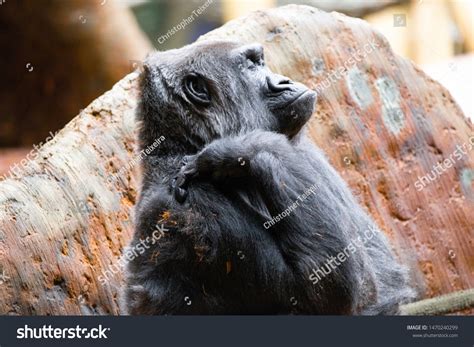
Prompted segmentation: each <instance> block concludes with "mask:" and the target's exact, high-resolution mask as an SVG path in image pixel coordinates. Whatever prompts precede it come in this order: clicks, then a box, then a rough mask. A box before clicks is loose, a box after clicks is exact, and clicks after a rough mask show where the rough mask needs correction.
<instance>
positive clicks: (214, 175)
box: [172, 130, 296, 203]
mask: <svg viewBox="0 0 474 347" xmlns="http://www.w3.org/2000/svg"><path fill="white" fill-rule="evenodd" d="M262 153H266V154H267V156H270V157H271V158H274V159H273V161H274V163H273V164H275V163H277V162H278V161H279V160H286V161H287V162H289V161H292V160H294V158H295V155H296V153H295V152H294V149H293V147H292V146H291V144H290V143H289V141H288V139H287V138H286V137H285V136H284V135H282V134H277V133H274V132H269V131H263V130H255V131H252V132H250V133H247V134H245V135H241V136H233V137H226V138H222V139H217V140H214V141H212V142H211V143H210V144H209V145H207V146H206V147H204V149H203V150H201V151H200V152H199V153H198V154H195V155H189V156H185V157H184V158H183V160H182V162H181V163H182V166H181V169H180V171H179V173H178V175H177V176H176V177H175V179H174V180H173V184H172V188H173V190H174V196H175V198H176V200H177V201H178V202H179V203H183V202H184V201H185V200H186V197H187V189H188V187H189V183H190V182H191V181H193V180H195V179H202V180H211V181H213V182H223V181H227V180H229V179H232V178H242V177H249V176H252V175H256V173H257V172H259V175H260V174H261V173H262V172H266V171H268V169H269V166H268V164H269V163H264V162H262V159H260V160H257V159H256V158H262V156H260V154H262ZM291 156H292V158H291V159H290V158H289V157H291ZM285 158H286V159H285ZM263 177H266V176H263Z"/></svg>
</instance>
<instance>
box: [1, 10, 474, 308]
mask: <svg viewBox="0 0 474 347" xmlns="http://www.w3.org/2000/svg"><path fill="white" fill-rule="evenodd" d="M211 39H238V40H240V41H242V42H254V41H258V42H261V43H262V44H263V45H264V46H265V50H266V61H267V63H268V65H269V67H270V68H271V69H273V70H274V71H275V72H277V73H281V74H283V75H287V76H289V77H291V78H293V79H295V80H297V81H301V82H303V83H305V84H307V85H308V86H310V87H312V88H315V89H318V91H319V99H318V104H317V110H316V112H315V114H314V116H313V119H312V120H311V121H310V124H309V131H310V135H311V137H312V138H313V139H314V141H315V142H316V143H317V144H318V145H319V146H320V147H321V148H322V149H323V150H324V151H325V152H326V153H327V155H328V157H329V159H330V161H331V163H332V164H333V165H334V166H335V167H336V169H337V170H338V171H339V172H340V173H341V174H342V176H343V177H344V179H346V181H347V182H349V184H350V186H351V188H352V189H353V191H354V193H355V194H356V195H357V196H358V197H359V199H360V201H361V203H362V205H363V206H365V208H366V209H367V210H368V211H369V213H370V214H371V215H372V216H373V218H374V219H375V220H376V221H377V223H378V224H379V225H380V226H381V228H382V229H383V231H384V232H385V233H386V234H387V235H388V237H389V238H390V240H391V241H392V244H393V245H394V247H395V249H396V252H397V254H398V256H399V257H400V259H401V261H402V262H403V263H405V264H407V265H408V266H409V267H410V268H411V269H412V271H411V272H412V276H413V283H414V285H415V286H416V287H417V289H418V290H419V293H420V297H433V296H437V295H440V294H447V293H450V292H453V291H457V290H462V289H468V288H472V287H474V276H473V271H474V247H473V246H474V245H473V232H474V225H473V223H474V209H473V207H474V201H473V199H474V192H473V187H472V180H473V176H474V171H473V168H474V160H473V152H472V151H470V152H466V153H465V154H463V155H462V156H461V157H460V158H456V160H455V161H454V163H453V165H452V167H450V168H447V169H446V170H445V171H443V172H442V174H440V175H439V178H437V179H436V180H435V181H433V182H431V183H429V184H427V185H426V187H425V188H424V189H422V190H421V191H418V190H417V188H416V186H415V182H416V181H417V179H418V177H421V176H423V175H426V174H428V173H430V172H431V170H432V169H433V166H434V165H436V164H437V163H438V162H440V161H443V160H444V159H446V158H449V157H450V155H452V153H454V151H455V150H456V145H460V146H462V145H463V144H466V143H469V139H471V141H472V140H473V138H472V136H473V125H472V123H471V122H470V121H468V120H467V118H465V117H464V115H463V114H462V112H461V110H460V109H459V107H458V106H457V105H456V103H455V102H454V101H453V99H452V97H451V96H450V95H449V93H448V92H447V90H446V89H445V88H443V87H442V86H441V85H439V84H438V83H437V82H435V81H434V80H432V79H430V78H429V77H427V76H426V75H425V74H424V73H423V72H422V71H420V69H418V68H417V67H416V66H414V65H413V64H412V63H410V62H409V61H407V60H405V59H403V58H401V57H398V56H396V55H394V54H393V52H392V50H391V49H390V47H389V45H388V43H387V41H386V40H385V39H384V38H383V37H382V36H381V35H380V34H378V33H377V32H376V31H374V30H373V29H372V28H371V27H370V26H369V25H368V24H367V23H366V22H364V21H362V20H359V19H354V18H350V17H346V16H344V15H340V14H337V13H331V14H329V13H325V12H322V11H319V10H317V9H314V8H311V7H306V6H295V5H291V6H285V7H282V8H278V9H273V10H269V11H266V12H255V13H253V14H251V15H249V16H247V17H244V18H241V19H238V20H235V21H232V22H229V23H228V24H226V25H224V26H223V27H222V28H219V29H217V30H215V31H213V32H211V33H209V34H207V35H205V36H204V37H202V38H201V39H200V40H211ZM371 43H372V45H373V46H375V49H373V50H372V51H371V52H370V53H367V54H365V56H363V57H362V56H361V55H362V54H363V53H362V52H364V47H365V48H366V49H368V48H367V47H368V46H364V45H367V44H371ZM351 57H352V59H351ZM344 66H345V67H344ZM335 72H339V73H340V74H341V75H340V76H336V75H335ZM331 76H332V77H331ZM136 79H137V74H136V73H133V74H130V75H128V76H126V77H125V78H124V79H123V80H121V81H120V82H119V83H117V85H116V86H115V87H114V88H113V89H112V90H111V91H109V92H107V93H106V94H104V95H103V96H101V97H100V98H98V99H97V100H95V101H94V102H93V103H92V104H90V105H89V106H88V107H87V108H86V109H85V110H84V111H83V112H82V113H81V114H80V115H79V116H78V117H76V118H75V119H74V120H72V121H71V122H70V123H69V124H68V125H67V126H66V127H65V128H64V129H63V130H62V131H61V132H60V133H59V134H58V135H57V136H56V137H55V138H54V139H53V140H51V141H50V142H48V143H47V144H46V145H44V146H43V147H42V149H41V150H40V151H39V153H38V157H37V158H35V159H34V160H32V161H31V162H30V164H29V166H28V168H27V169H25V170H24V172H23V173H22V174H21V175H20V177H19V178H11V179H10V178H9V179H6V180H4V181H2V182H0V276H1V275H2V274H3V277H0V280H1V281H2V284H1V285H0V314H25V315H27V314H119V313H121V312H120V308H119V305H118V296H119V292H120V287H121V284H122V272H121V271H115V274H114V273H113V272H112V271H111V269H114V270H115V265H116V264H117V262H118V260H119V257H120V255H121V254H122V251H123V249H124V247H125V246H127V244H128V242H129V240H130V238H131V236H132V233H133V223H132V221H133V209H132V207H133V205H134V203H135V201H136V196H137V184H138V175H137V170H136V169H137V165H135V166H134V167H133V168H132V167H130V166H132V165H130V164H131V163H132V164H133V163H134V162H133V160H134V159H135V158H136V156H137V154H136V153H134V135H135V121H134V111H135V107H136V102H137V90H136ZM164 136H165V137H166V134H164ZM135 164H136V163H135ZM106 271H109V274H108V277H110V279H109V280H108V281H107V282H106V283H105V284H102V283H101V281H100V280H99V276H103V275H104V272H106Z"/></svg>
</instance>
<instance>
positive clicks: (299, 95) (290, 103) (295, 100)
mask: <svg viewBox="0 0 474 347" xmlns="http://www.w3.org/2000/svg"><path fill="white" fill-rule="evenodd" d="M310 92H313V93H314V91H312V90H311V89H306V90H305V91H303V92H302V93H300V94H298V95H297V96H296V97H295V98H294V99H293V100H291V101H290V102H289V103H288V104H286V106H285V107H288V106H291V105H293V104H294V103H295V102H297V101H298V100H299V99H301V98H302V97H303V96H304V95H306V94H308V93H310Z"/></svg>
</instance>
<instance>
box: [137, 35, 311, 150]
mask: <svg viewBox="0 0 474 347" xmlns="http://www.w3.org/2000/svg"><path fill="white" fill-rule="evenodd" d="M141 91H142V98H141V103H140V105H139V110H140V112H138V114H139V115H141V116H140V118H141V119H140V118H139V120H140V121H141V123H142V128H141V136H140V137H139V138H140V139H141V142H142V143H141V145H142V147H146V146H147V145H149V144H151V143H152V142H153V141H154V140H155V139H156V138H158V137H159V136H161V135H165V136H168V137H173V144H172V147H168V146H161V150H162V151H165V152H166V153H168V154H169V153H170V152H171V153H177V152H178V153H182V152H188V153H192V152H196V151H198V150H199V149H200V148H202V147H203V146H204V145H206V144H208V143H210V142H211V141H212V140H214V139H216V138H222V137H226V136H229V135H237V134H241V133H246V132H248V131H251V130H255V129H262V130H267V131H274V132H278V133H282V134H285V135H287V136H288V137H289V138H292V137H294V136H295V135H296V134H297V133H298V132H299V131H300V130H301V128H302V127H303V125H304V124H305V123H306V121H307V120H308V119H309V117H310V116H311V114H312V112H313V108H314V102H315V99H316V93H315V92H314V91H312V90H310V89H308V88H307V87H305V86H304V85H302V84H301V83H296V82H292V81H291V80H289V79H288V78H286V77H284V76H281V75H277V74H274V73H272V72H271V71H270V70H269V69H268V68H267V67H266V66H265V62H264V57H263V47H262V46H261V45H259V44H251V45H241V44H238V43H236V42H232V41H224V42H223V41H215V42H206V43H198V44H193V45H190V46H187V47H184V48H181V49H176V50H170V51H166V52H157V53H153V54H151V55H150V56H149V57H148V58H147V59H146V61H145V64H144V71H143V73H142V77H141ZM157 131H158V132H159V133H156V132H157ZM179 139H181V141H180V140H179Z"/></svg>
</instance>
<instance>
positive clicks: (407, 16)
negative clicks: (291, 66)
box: [0, 0, 474, 179]
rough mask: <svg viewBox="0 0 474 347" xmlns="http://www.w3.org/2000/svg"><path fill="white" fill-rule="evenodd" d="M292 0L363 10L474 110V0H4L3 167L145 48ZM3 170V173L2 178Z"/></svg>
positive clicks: (0, 39) (402, 51) (178, 41)
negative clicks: (473, 91) (473, 92)
mask: <svg viewBox="0 0 474 347" xmlns="http://www.w3.org/2000/svg"><path fill="white" fill-rule="evenodd" d="M289 3H297V4H305V5H309V6H313V7H316V8H319V9H322V10H324V11H329V12H330V11H338V12H342V13H345V14H346V15H348V16H353V17H359V18H362V19H364V20H366V21H368V22H369V23H371V24H372V25H373V26H374V27H375V28H377V29H378V30H379V31H380V32H381V33H382V34H383V35H384V36H385V37H386V38H387V39H388V40H389V42H390V44H391V46H392V48H393V49H394V51H395V52H397V53H398V54H399V55H401V56H404V57H407V58H409V59H411V60H413V61H414V62H415V63H417V64H418V65H419V66H420V67H421V68H422V69H423V70H425V71H426V72H427V73H428V74H429V75H430V76H432V77H433V78H434V79H436V80H438V81H440V82H441V83H442V84H443V85H444V86H445V87H447V88H448V89H449V90H450V92H451V93H452V95H453V96H454V98H455V99H456V101H457V102H458V103H459V105H460V106H461V108H462V109H463V111H464V113H465V114H466V116H467V117H471V118H472V116H473V114H474V112H473V111H474V107H473V98H472V96H471V94H472V90H473V86H474V54H473V51H474V37H473V32H474V19H473V16H474V1H469V0H466V1H449V0H411V1H392V0H387V1H353V0H352V1H351V0H324V1H297V0H293V1H288V0H199V1H190V0H187V1H186V0H0V47H1V55H0V57H1V64H0V86H1V87H0V176H1V175H2V174H4V173H6V172H7V171H8V168H9V166H10V165H11V164H12V163H13V162H16V161H19V160H20V159H21V158H22V157H24V156H25V155H26V153H28V152H29V151H30V149H31V146H32V145H41V144H43V143H44V142H45V141H46V140H48V139H50V138H51V137H52V135H53V134H54V133H55V132H56V131H58V130H59V129H61V128H62V127H63V126H64V125H66V124H67V123H68V122H69V121H70V120H71V119H72V118H74V117H75V116H76V115H78V114H79V113H80V112H81V110H82V109H83V108H85V107H86V106H87V105H88V104H89V103H90V102H91V101H93V100H94V99H95V98H97V97H98V96H100V95H101V94H103V93H104V92H106V91H107V90H109V89H110V88H111V87H112V86H113V85H114V84H115V83H116V82H117V81H118V80H120V79H121V78H122V77H123V76H125V75H126V74H128V73H130V72H132V71H133V70H134V69H135V68H137V67H138V66H139V65H140V64H141V61H142V60H143V58H144V57H145V56H146V54H147V52H149V51H151V50H153V49H157V50H167V49H171V48H177V47H181V46H183V45H185V44H188V43H191V42H193V41H194V40H196V38H198V37H199V36H200V35H202V34H204V33H206V32H208V31H210V30H212V29H214V28H216V27H219V26H221V25H222V24H224V23H226V22H227V21H229V20H232V19H233V18H236V17H239V16H242V15H245V14H246V13H248V12H250V11H255V10H262V9H266V8H272V7H276V6H281V5H286V4H289ZM0 179H1V178H0Z"/></svg>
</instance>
